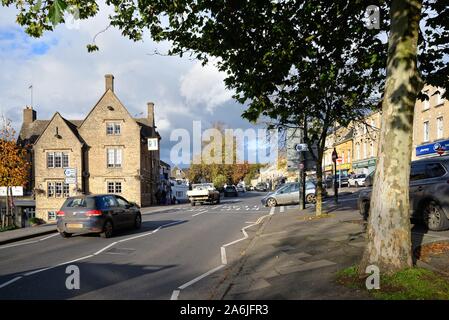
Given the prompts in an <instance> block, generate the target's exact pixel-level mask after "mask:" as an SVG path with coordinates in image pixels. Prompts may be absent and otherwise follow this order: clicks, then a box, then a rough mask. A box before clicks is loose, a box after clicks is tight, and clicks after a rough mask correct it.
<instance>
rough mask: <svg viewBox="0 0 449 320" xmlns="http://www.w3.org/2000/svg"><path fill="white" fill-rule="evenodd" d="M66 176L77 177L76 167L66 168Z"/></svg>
mask: <svg viewBox="0 0 449 320" xmlns="http://www.w3.org/2000/svg"><path fill="white" fill-rule="evenodd" d="M64 176H65V177H66V178H76V168H67V169H65V170H64Z"/></svg>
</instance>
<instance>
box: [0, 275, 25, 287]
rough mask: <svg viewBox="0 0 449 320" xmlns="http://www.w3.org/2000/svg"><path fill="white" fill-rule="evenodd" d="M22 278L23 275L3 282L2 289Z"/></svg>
mask: <svg viewBox="0 0 449 320" xmlns="http://www.w3.org/2000/svg"><path fill="white" fill-rule="evenodd" d="M20 278H22V276H20V277H15V278H14V279H11V280H9V281H7V282H5V283H3V284H0V289H1V288H4V287H6V286H7V285H10V284H11V283H13V282H16V281H17V280H19V279H20Z"/></svg>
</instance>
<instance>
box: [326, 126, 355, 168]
mask: <svg viewBox="0 0 449 320" xmlns="http://www.w3.org/2000/svg"><path fill="white" fill-rule="evenodd" d="M334 148H335V150H336V152H337V155H338V157H339V158H340V159H341V161H339V162H337V171H338V172H340V173H341V174H342V175H347V174H348V173H350V172H351V171H352V158H353V128H352V127H351V126H348V127H338V128H336V129H335V131H334V132H333V133H331V134H330V135H328V136H327V137H326V145H325V150H324V154H323V173H324V174H325V175H329V174H332V172H333V169H334V168H333V165H334V163H333V161H332V153H333V151H334Z"/></svg>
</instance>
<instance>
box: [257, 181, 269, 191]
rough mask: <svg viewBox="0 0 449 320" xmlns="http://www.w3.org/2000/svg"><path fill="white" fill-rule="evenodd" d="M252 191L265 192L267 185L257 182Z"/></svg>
mask: <svg viewBox="0 0 449 320" xmlns="http://www.w3.org/2000/svg"><path fill="white" fill-rule="evenodd" d="M254 189H255V190H256V191H263V192H267V184H266V183H265V182H259V183H258V184H257V185H256V187H255V188H254Z"/></svg>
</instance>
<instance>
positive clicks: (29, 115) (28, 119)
mask: <svg viewBox="0 0 449 320" xmlns="http://www.w3.org/2000/svg"><path fill="white" fill-rule="evenodd" d="M36 119H37V113H36V110H33V107H25V109H23V123H26V124H30V123H33V121H35V120H36Z"/></svg>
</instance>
